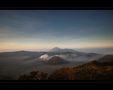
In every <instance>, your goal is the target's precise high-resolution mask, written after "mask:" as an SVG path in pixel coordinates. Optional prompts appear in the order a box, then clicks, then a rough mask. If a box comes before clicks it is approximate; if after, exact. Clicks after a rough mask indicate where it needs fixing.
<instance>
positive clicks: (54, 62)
mask: <svg viewBox="0 0 113 90" xmlns="http://www.w3.org/2000/svg"><path fill="white" fill-rule="evenodd" d="M46 63H47V64H52V65H57V64H66V63H68V61H66V60H64V59H62V58H61V57H58V56H53V57H51V58H50V59H49V60H48V61H47V62H46Z"/></svg>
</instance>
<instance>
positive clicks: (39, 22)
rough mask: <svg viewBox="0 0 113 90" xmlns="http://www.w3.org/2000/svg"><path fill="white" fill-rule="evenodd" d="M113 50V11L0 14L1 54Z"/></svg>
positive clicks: (15, 11)
mask: <svg viewBox="0 0 113 90" xmlns="http://www.w3.org/2000/svg"><path fill="white" fill-rule="evenodd" d="M55 46H58V47H61V48H105V47H113V10H0V51H11V50H41V49H47V48H53V47H55Z"/></svg>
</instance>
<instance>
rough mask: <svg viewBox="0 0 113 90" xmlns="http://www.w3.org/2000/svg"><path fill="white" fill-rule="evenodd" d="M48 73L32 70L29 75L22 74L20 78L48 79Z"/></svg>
mask: <svg viewBox="0 0 113 90" xmlns="http://www.w3.org/2000/svg"><path fill="white" fill-rule="evenodd" d="M47 75H48V74H47V73H44V72H39V71H32V72H31V73H30V74H29V75H21V76H20V77H19V80H46V79H47Z"/></svg>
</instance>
